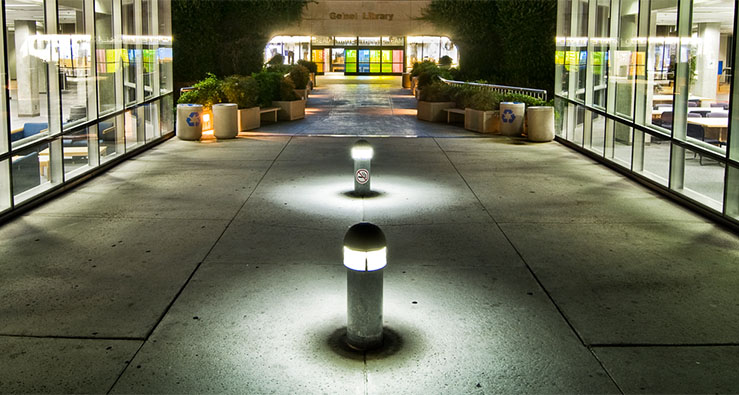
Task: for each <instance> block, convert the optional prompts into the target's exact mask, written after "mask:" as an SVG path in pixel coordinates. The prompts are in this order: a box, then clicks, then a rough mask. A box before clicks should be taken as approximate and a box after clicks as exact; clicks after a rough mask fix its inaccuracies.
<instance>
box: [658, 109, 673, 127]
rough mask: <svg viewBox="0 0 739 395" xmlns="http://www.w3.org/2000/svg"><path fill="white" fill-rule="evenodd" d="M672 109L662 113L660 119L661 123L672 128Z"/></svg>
mask: <svg viewBox="0 0 739 395" xmlns="http://www.w3.org/2000/svg"><path fill="white" fill-rule="evenodd" d="M672 115H673V114H672V111H665V112H663V113H662V115H660V121H659V124H660V126H662V127H663V128H668V129H669V128H671V127H672Z"/></svg>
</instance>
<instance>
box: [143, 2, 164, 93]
mask: <svg viewBox="0 0 739 395" xmlns="http://www.w3.org/2000/svg"><path fill="white" fill-rule="evenodd" d="M155 12H156V11H155V10H152V1H151V0H141V15H142V18H141V34H142V35H143V37H142V39H141V40H140V42H141V44H140V45H141V52H139V53H140V55H141V62H142V67H143V78H144V100H146V99H149V98H151V97H153V96H154V95H155V94H156V93H157V92H154V82H155V81H156V82H159V81H158V78H159V77H158V76H157V75H156V74H155V64H156V56H155V55H154V54H155V52H156V48H157V45H156V43H157V40H149V39H145V38H146V37H150V36H153V35H154V34H155V33H156V31H155V28H156V27H157V24H156V21H155V20H154V16H155V15H156V14H155Z"/></svg>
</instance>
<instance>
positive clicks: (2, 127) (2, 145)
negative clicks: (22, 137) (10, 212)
mask: <svg viewBox="0 0 739 395" xmlns="http://www.w3.org/2000/svg"><path fill="white" fill-rule="evenodd" d="M2 17H3V14H2V13H1V12H0V23H2ZM2 25H3V26H5V24H4V23H2ZM6 33H7V31H6V30H5V29H3V32H2V35H5V34H6ZM2 38H3V37H2V36H0V47H2V48H5V42H4V40H3V39H2ZM8 45H10V44H8ZM6 53H7V52H6ZM5 70H6V68H5V56H0V92H3V93H2V94H0V120H2V121H0V154H3V153H5V152H8V149H9V142H8V124H7V119H8V118H9V114H8V106H7V104H8V103H7V95H6V94H5V93H4V92H7V85H6V84H7V81H8V75H7V73H6V72H5ZM2 163H3V165H2V166H0V211H1V210H3V209H4V207H3V203H2V202H3V201H4V199H5V197H7V198H8V199H10V197H9V196H10V195H9V194H10V192H9V191H10V186H9V185H10V184H9V183H10V178H9V176H8V174H9V173H8V162H7V161H3V162H2ZM3 177H5V178H7V180H5V181H6V182H5V184H2V182H3ZM2 185H5V188H6V191H7V192H5V194H3V190H2Z"/></svg>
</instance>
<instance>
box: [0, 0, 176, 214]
mask: <svg viewBox="0 0 739 395" xmlns="http://www.w3.org/2000/svg"><path fill="white" fill-rule="evenodd" d="M2 4H3V7H4V12H3V13H2V14H0V18H3V20H2V25H3V26H4V27H5V28H4V29H3V31H2V34H3V37H2V40H0V46H3V56H2V57H0V73H2V74H3V75H2V77H3V78H1V79H0V83H2V84H3V85H4V86H3V88H4V90H3V91H4V92H5V94H3V95H0V113H2V120H3V122H2V123H0V125H1V126H0V214H4V213H7V212H8V211H10V210H13V209H14V208H15V207H17V206H18V205H19V204H20V203H22V202H26V201H29V200H32V199H34V198H37V197H39V196H41V195H43V194H44V193H45V192H46V191H49V190H51V189H54V188H55V187H58V186H61V185H63V184H65V183H66V182H68V181H71V180H73V179H75V178H78V177H80V176H82V175H85V174H87V173H90V172H91V171H93V170H95V169H96V168H98V167H99V166H100V165H101V164H103V163H105V162H108V161H110V160H111V159H113V158H117V157H121V156H125V155H126V153H127V152H130V150H131V149H132V148H136V147H139V146H143V145H145V144H147V143H149V142H153V141H155V140H156V139H158V138H160V137H161V136H163V135H166V134H168V133H170V132H172V131H173V130H174V128H173V123H172V122H171V119H172V115H171V114H170V113H171V112H172V109H171V105H172V37H171V15H170V0H94V1H93V0H66V1H59V0H44V1H42V0H38V1H31V2H29V1H22V0H7V1H4V2H3V3H2ZM6 70H7V73H6ZM5 84H7V85H5ZM163 103H166V104H167V105H168V106H165V105H163Z"/></svg>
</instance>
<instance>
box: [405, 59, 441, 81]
mask: <svg viewBox="0 0 739 395" xmlns="http://www.w3.org/2000/svg"><path fill="white" fill-rule="evenodd" d="M437 67H438V66H436V63H434V62H432V61H429V60H424V61H423V62H416V63H413V68H411V77H418V76H419V75H420V74H421V73H422V72H424V71H426V70H428V69H433V68H437Z"/></svg>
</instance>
